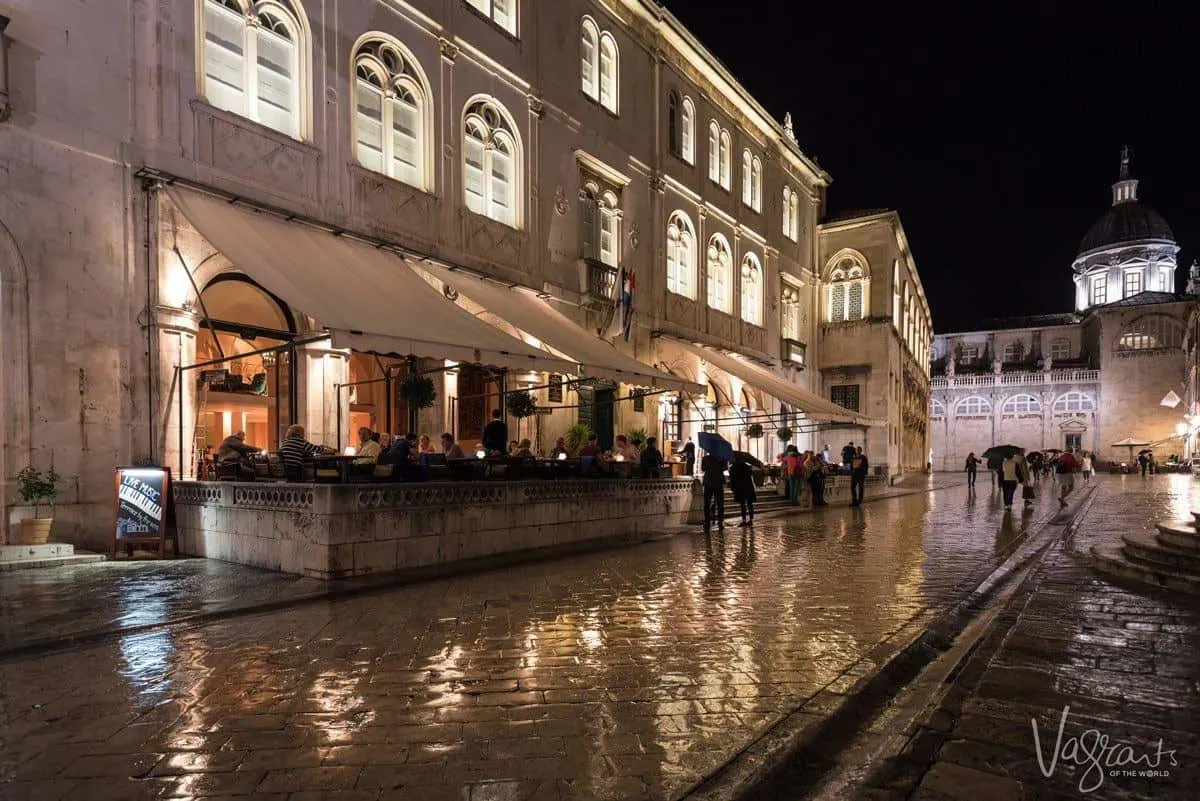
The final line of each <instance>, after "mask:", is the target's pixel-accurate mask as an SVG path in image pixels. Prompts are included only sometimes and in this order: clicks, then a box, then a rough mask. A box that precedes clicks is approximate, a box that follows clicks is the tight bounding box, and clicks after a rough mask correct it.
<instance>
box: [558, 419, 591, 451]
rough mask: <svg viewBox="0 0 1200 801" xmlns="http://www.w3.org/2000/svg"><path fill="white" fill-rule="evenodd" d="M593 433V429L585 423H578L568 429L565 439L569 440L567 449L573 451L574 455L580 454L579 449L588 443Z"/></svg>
mask: <svg viewBox="0 0 1200 801" xmlns="http://www.w3.org/2000/svg"><path fill="white" fill-rule="evenodd" d="M591 435H592V429H590V428H588V427H587V426H585V425H584V424H583V423H576V424H575V425H573V426H571V427H570V428H568V429H567V434H566V436H565V437H564V439H566V441H567V450H568V451H570V452H571V455H572V456H578V455H579V451H580V450H581V449H582V448H583V446H584V445H586V444H587V441H588V437H590V436H591Z"/></svg>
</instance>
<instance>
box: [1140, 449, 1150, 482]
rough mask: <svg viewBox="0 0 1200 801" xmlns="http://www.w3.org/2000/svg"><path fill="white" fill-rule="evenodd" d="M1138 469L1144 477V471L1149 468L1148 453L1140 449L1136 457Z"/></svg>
mask: <svg viewBox="0 0 1200 801" xmlns="http://www.w3.org/2000/svg"><path fill="white" fill-rule="evenodd" d="M1137 462H1138V470H1139V471H1141V474H1142V478H1145V477H1146V472H1147V471H1148V470H1149V469H1150V454H1149V453H1147V452H1146V451H1142V452H1141V453H1139V454H1138V457H1137Z"/></svg>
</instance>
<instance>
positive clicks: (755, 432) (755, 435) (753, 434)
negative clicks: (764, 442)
mask: <svg viewBox="0 0 1200 801" xmlns="http://www.w3.org/2000/svg"><path fill="white" fill-rule="evenodd" d="M762 435H763V427H762V423H751V424H750V425H749V426H748V427H747V428H746V436H747V437H749V438H750V439H761V438H762Z"/></svg>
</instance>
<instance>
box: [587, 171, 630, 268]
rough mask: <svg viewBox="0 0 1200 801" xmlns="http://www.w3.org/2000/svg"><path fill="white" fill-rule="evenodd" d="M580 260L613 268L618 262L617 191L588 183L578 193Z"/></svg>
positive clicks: (618, 220) (618, 213) (619, 236)
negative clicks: (581, 248)
mask: <svg viewBox="0 0 1200 801" xmlns="http://www.w3.org/2000/svg"><path fill="white" fill-rule="evenodd" d="M579 200H580V202H579V207H580V225H581V230H580V235H581V238H582V241H583V257H584V258H585V259H594V260H595V261H599V262H602V263H604V264H607V265H608V266H609V267H617V266H618V265H619V264H620V260H621V217H622V212H621V208H620V205H621V201H620V198H619V196H618V195H617V192H616V191H615V190H613V189H611V188H609V187H607V186H603V185H601V184H600V183H598V182H597V181H588V182H587V183H585V184H584V185H583V189H581V190H580V193H579Z"/></svg>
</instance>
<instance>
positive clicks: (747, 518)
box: [729, 458, 758, 526]
mask: <svg viewBox="0 0 1200 801" xmlns="http://www.w3.org/2000/svg"><path fill="white" fill-rule="evenodd" d="M729 487H730V489H732V490H733V499H734V500H735V501H737V503H738V505H739V506H740V508H741V510H742V525H743V526H749V525H752V524H753V523H754V502H755V501H756V500H758V494H757V493H756V492H755V491H754V472H753V471H752V470H751V469H750V464H749V463H748V462H746V461H744V460H743V459H740V458H739V459H737V460H735V461H734V463H733V465H732V466H730V468H729Z"/></svg>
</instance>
